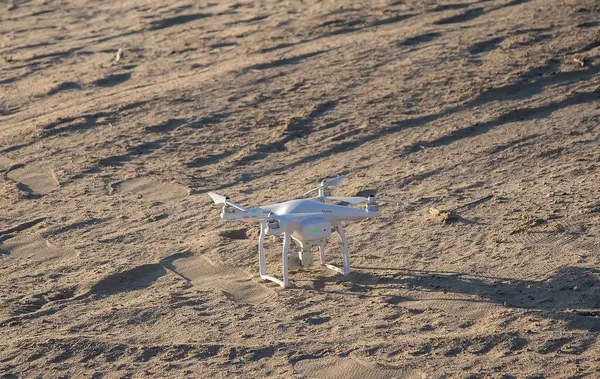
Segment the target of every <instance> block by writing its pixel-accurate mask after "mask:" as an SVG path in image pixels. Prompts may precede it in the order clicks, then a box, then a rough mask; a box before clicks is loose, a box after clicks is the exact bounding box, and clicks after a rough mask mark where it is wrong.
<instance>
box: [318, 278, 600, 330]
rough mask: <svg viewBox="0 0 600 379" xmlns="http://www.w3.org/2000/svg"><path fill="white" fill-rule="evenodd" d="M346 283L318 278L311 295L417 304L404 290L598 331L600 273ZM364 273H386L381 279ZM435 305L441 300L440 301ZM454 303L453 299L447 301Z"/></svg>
mask: <svg viewBox="0 0 600 379" xmlns="http://www.w3.org/2000/svg"><path fill="white" fill-rule="evenodd" d="M354 269H356V270H357V271H354V272H352V273H351V274H350V275H349V276H347V277H346V278H344V279H340V278H339V277H328V278H327V277H320V278H318V279H317V280H316V281H315V282H314V284H313V289H315V290H317V291H319V292H326V293H336V294H342V295H349V296H359V297H382V296H384V297H386V299H388V300H389V301H388V303H392V304H400V303H402V302H405V301H418V300H419V299H418V298H410V297H406V296H404V295H395V294H394V292H398V293H402V294H404V293H406V289H407V288H410V289H411V290H417V291H423V292H436V293H437V292H439V293H441V294H446V293H454V294H464V295H472V296H477V297H478V298H476V299H462V300H461V301H465V302H471V303H492V304H498V305H502V306H508V307H513V308H517V309H527V310H531V311H534V312H536V313H538V314H540V315H542V316H544V317H547V318H553V319H561V320H564V321H567V327H568V328H570V329H580V330H589V331H592V332H597V331H600V270H597V269H595V268H584V267H575V266H567V267H562V268H560V269H558V270H556V271H555V272H554V273H553V274H552V275H551V276H550V277H549V278H545V279H541V280H519V279H514V278H504V277H495V276H486V275H476V274H472V273H466V272H451V271H427V270H411V269H403V268H392V267H364V266H355V267H354ZM368 271H384V272H385V273H382V274H380V275H378V274H375V273H372V272H368ZM334 281H336V282H341V281H345V282H347V283H349V288H348V290H339V291H337V290H334V291H331V290H328V289H327V283H328V282H334ZM435 300H444V297H443V295H442V296H441V297H440V298H437V299H435ZM448 300H452V301H456V300H457V299H456V298H450V297H449V298H448Z"/></svg>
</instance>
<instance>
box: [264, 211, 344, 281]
mask: <svg viewBox="0 0 600 379" xmlns="http://www.w3.org/2000/svg"><path fill="white" fill-rule="evenodd" d="M332 225H333V227H334V228H335V230H336V231H337V233H338V234H339V235H340V238H341V240H342V258H343V261H344V267H343V268H340V267H337V266H334V265H332V264H328V263H327V262H326V259H325V245H326V244H327V239H326V238H325V239H323V240H318V241H311V243H309V244H307V243H302V242H301V241H297V240H295V239H294V242H296V243H297V244H299V245H300V248H301V252H300V253H299V254H298V258H299V261H300V262H301V264H302V266H303V267H307V266H310V265H312V255H310V254H311V252H310V249H311V247H313V246H318V247H319V254H320V260H321V265H323V266H325V267H327V268H329V269H331V270H333V271H335V272H339V273H340V274H342V275H348V274H349V273H350V255H349V253H348V237H346V234H345V233H344V229H343V227H342V224H341V223H333V224H332ZM266 229H267V225H266V222H261V224H260V235H259V237H258V260H259V273H260V277H261V278H262V279H264V280H270V281H272V282H274V283H277V284H279V285H280V286H281V287H283V288H286V287H289V286H290V283H289V276H288V271H289V264H288V263H289V259H290V257H291V256H290V243H291V240H292V236H291V235H290V233H287V232H284V233H283V251H282V255H281V259H282V266H283V267H282V274H283V280H281V279H277V278H275V277H274V276H271V275H267V265H266V261H265V248H264V241H265V233H266ZM294 257H295V255H294V256H293V257H291V258H292V259H293V258H294Z"/></svg>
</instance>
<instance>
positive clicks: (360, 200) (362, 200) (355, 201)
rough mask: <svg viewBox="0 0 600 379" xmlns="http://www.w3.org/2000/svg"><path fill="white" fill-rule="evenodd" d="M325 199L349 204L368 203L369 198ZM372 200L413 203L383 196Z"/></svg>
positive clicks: (332, 197) (412, 202)
mask: <svg viewBox="0 0 600 379" xmlns="http://www.w3.org/2000/svg"><path fill="white" fill-rule="evenodd" d="M326 199H327V200H337V201H343V202H346V203H350V204H360V203H368V202H369V201H370V199H369V198H368V197H363V196H327V197H326ZM373 200H374V201H381V202H384V203H404V204H415V202H414V201H410V200H396V199H386V198H383V197H374V198H373Z"/></svg>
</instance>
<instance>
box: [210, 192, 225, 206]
mask: <svg viewBox="0 0 600 379" xmlns="http://www.w3.org/2000/svg"><path fill="white" fill-rule="evenodd" d="M208 196H210V198H211V199H213V201H214V202H215V204H225V201H226V200H227V198H226V197H225V196H223V195H219V194H218V193H214V192H209V193H208Z"/></svg>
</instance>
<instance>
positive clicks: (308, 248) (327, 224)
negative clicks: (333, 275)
mask: <svg viewBox="0 0 600 379" xmlns="http://www.w3.org/2000/svg"><path fill="white" fill-rule="evenodd" d="M344 178H345V177H344V176H338V177H336V178H334V179H325V180H323V181H321V183H320V185H319V186H318V187H316V188H313V189H311V190H310V191H308V192H306V193H304V194H303V195H302V196H307V195H310V194H312V193H314V192H317V197H312V198H300V199H296V200H290V201H285V202H282V203H277V204H272V205H266V206H261V207H255V208H244V207H242V206H241V205H239V204H237V203H234V202H233V201H231V199H230V198H229V197H226V196H222V195H219V194H216V193H214V192H209V193H208V195H209V196H210V197H211V198H212V200H213V201H214V203H215V204H219V205H222V209H221V218H222V219H223V220H226V221H236V220H237V221H247V222H248V221H249V222H259V223H260V234H259V237H258V257H259V273H260V277H261V278H262V279H264V280H269V281H272V282H274V283H277V284H279V285H280V286H281V287H283V288H286V287H289V286H290V281H289V276H288V270H289V266H290V262H291V264H294V263H299V265H300V266H301V267H305V268H306V267H310V266H312V265H313V255H312V251H313V249H314V248H317V247H318V248H319V253H320V259H321V265H323V266H325V267H327V268H329V269H331V270H333V271H336V272H338V273H340V274H342V275H344V276H345V275H348V274H349V273H350V256H349V253H348V237H347V236H346V234H345V233H344V228H343V227H342V221H355V220H362V219H367V218H372V217H377V216H380V215H381V211H379V210H378V208H377V202H378V201H381V202H391V203H403V202H409V201H405V200H392V199H384V198H379V197H375V196H369V197H362V196H353V197H346V196H332V195H331V194H330V191H329V187H333V186H336V185H338V184H340V183H341V182H342V181H343V180H344ZM327 201H336V202H342V203H347V204H352V205H357V204H361V203H366V206H365V208H363V209H361V208H356V207H350V206H347V205H338V204H328V203H326V202H327ZM333 232H337V233H338V234H339V236H340V238H341V242H342V258H343V262H344V267H343V268H340V267H337V266H334V265H331V264H328V263H327V262H326V260H325V246H326V245H327V240H328V238H329V236H330V235H331V234H332V233H333ZM282 235H283V252H282V261H283V280H281V279H278V278H275V277H274V276H271V275H267V266H266V262H265V248H264V241H265V236H282ZM292 241H293V242H294V244H295V246H296V247H297V248H298V249H299V251H298V252H291V253H290V245H291V242H292Z"/></svg>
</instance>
